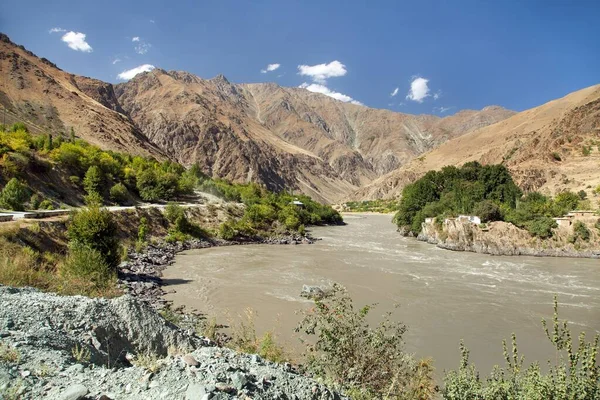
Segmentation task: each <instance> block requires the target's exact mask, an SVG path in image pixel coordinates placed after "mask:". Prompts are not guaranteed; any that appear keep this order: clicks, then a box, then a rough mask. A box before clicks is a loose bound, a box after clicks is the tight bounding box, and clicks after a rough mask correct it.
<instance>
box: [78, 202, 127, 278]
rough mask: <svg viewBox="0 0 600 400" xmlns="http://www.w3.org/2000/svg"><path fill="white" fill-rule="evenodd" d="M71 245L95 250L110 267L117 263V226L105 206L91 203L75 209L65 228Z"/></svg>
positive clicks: (112, 267)
mask: <svg viewBox="0 0 600 400" xmlns="http://www.w3.org/2000/svg"><path fill="white" fill-rule="evenodd" d="M67 235H68V237H69V241H70V243H71V244H72V245H78V246H79V245H80V246H87V247H89V248H91V249H94V250H97V251H98V252H99V253H100V254H101V255H102V257H103V258H104V260H105V261H106V264H107V265H108V266H109V267H110V268H111V269H116V267H117V265H118V263H119V239H118V237H117V226H116V224H115V222H114V220H113V218H112V215H111V213H110V212H109V211H108V210H107V209H106V208H100V207H98V206H97V205H91V206H88V207H86V208H84V209H81V210H79V211H76V212H75V213H74V214H73V215H72V217H71V221H70V223H69V227H68V230H67Z"/></svg>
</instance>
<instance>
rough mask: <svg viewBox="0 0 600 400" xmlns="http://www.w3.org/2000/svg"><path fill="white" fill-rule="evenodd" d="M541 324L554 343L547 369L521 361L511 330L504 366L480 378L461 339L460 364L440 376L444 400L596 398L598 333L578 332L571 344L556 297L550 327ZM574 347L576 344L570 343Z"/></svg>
mask: <svg viewBox="0 0 600 400" xmlns="http://www.w3.org/2000/svg"><path fill="white" fill-rule="evenodd" d="M542 325H543V328H544V331H545V333H546V337H547V338H548V340H549V341H550V342H551V343H552V345H553V346H554V348H555V353H554V354H552V357H550V359H549V360H548V366H549V369H548V372H547V373H543V372H542V371H541V369H540V366H539V363H538V362H534V363H533V364H531V365H529V367H524V357H523V356H522V355H519V349H518V347H517V339H516V336H515V334H513V335H512V346H511V347H512V349H511V350H509V349H508V348H507V345H506V341H504V342H503V349H504V359H505V360H506V366H505V367H504V368H500V367H498V366H496V367H495V368H494V370H493V371H492V373H491V374H490V377H489V378H488V379H486V380H485V381H483V380H481V379H480V375H479V372H478V371H477V369H476V367H475V365H473V364H470V363H469V351H468V350H467V348H466V347H465V346H464V344H463V343H462V342H461V346H460V347H461V353H462V357H461V361H460V366H459V368H458V370H455V371H449V372H447V373H446V375H445V377H444V389H443V390H442V394H443V397H444V399H447V400H471V399H472V400H479V399H540V400H541V399H578V400H592V399H598V398H600V366H599V365H598V363H597V360H596V357H597V354H598V343H599V341H600V335H599V334H596V336H595V338H594V340H592V341H591V342H587V341H586V340H585V333H581V334H580V335H579V340H578V343H577V345H576V346H574V343H573V340H572V335H571V331H570V329H569V326H568V323H567V321H560V320H559V319H558V302H557V299H556V297H555V298H554V317H553V320H552V327H551V328H550V329H549V327H548V324H547V323H546V321H545V320H542ZM575 347H576V348H577V349H576V350H574V348H575Z"/></svg>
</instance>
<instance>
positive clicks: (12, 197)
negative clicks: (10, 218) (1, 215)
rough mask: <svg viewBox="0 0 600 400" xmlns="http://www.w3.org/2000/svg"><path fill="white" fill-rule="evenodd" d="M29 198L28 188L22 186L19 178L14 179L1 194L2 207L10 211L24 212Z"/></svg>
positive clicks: (0, 205) (0, 202) (0, 204)
mask: <svg viewBox="0 0 600 400" xmlns="http://www.w3.org/2000/svg"><path fill="white" fill-rule="evenodd" d="M28 198H29V190H28V188H27V186H25V185H24V184H22V183H21V182H20V181H19V180H18V179H17V178H12V179H11V180H10V181H8V183H7V184H6V186H4V189H2V192H0V207H2V208H6V209H8V210H14V211H23V210H25V205H24V204H25V202H26V201H27V199H28Z"/></svg>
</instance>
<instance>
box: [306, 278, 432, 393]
mask: <svg viewBox="0 0 600 400" xmlns="http://www.w3.org/2000/svg"><path fill="white" fill-rule="evenodd" d="M371 309H372V306H365V307H363V308H361V309H359V310H355V309H354V306H353V304H352V300H351V298H350V297H349V296H348V294H347V292H346V290H345V289H344V288H343V287H341V286H339V285H337V284H336V285H334V286H333V289H332V292H331V294H330V296H328V297H326V298H324V299H321V300H315V306H314V307H313V308H311V309H309V310H306V311H303V312H302V313H303V319H302V321H301V322H300V324H299V325H298V327H297V328H296V331H298V332H303V333H305V334H306V335H308V336H309V337H310V339H309V340H308V341H307V340H304V343H305V344H306V350H307V351H306V357H307V368H308V369H309V370H310V371H311V372H312V373H313V374H314V375H316V376H317V377H319V378H321V379H324V380H325V381H327V382H330V383H336V384H339V385H341V386H342V389H345V390H349V391H350V392H351V393H353V394H354V395H355V396H354V397H353V398H384V397H385V398H389V399H404V398H419V399H429V398H431V397H432V396H433V392H434V383H433V378H432V368H431V366H430V365H429V363H428V362H421V363H417V362H415V360H414V359H413V358H412V357H411V356H410V355H408V354H407V353H405V352H404V344H403V343H404V342H403V340H402V336H403V335H404V333H405V332H406V326H405V325H403V324H402V323H399V322H394V321H392V320H391V313H387V314H385V316H384V319H383V320H382V321H381V322H380V323H379V325H377V326H376V327H371V326H370V325H369V323H368V322H367V317H368V314H369V312H370V311H371Z"/></svg>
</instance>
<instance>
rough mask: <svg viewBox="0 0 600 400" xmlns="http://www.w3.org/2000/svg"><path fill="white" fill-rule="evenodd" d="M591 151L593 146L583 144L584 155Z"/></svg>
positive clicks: (582, 152) (582, 151)
mask: <svg viewBox="0 0 600 400" xmlns="http://www.w3.org/2000/svg"><path fill="white" fill-rule="evenodd" d="M591 152H592V146H582V147H581V154H583V156H584V157H587V156H589V155H590V153H591Z"/></svg>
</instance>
